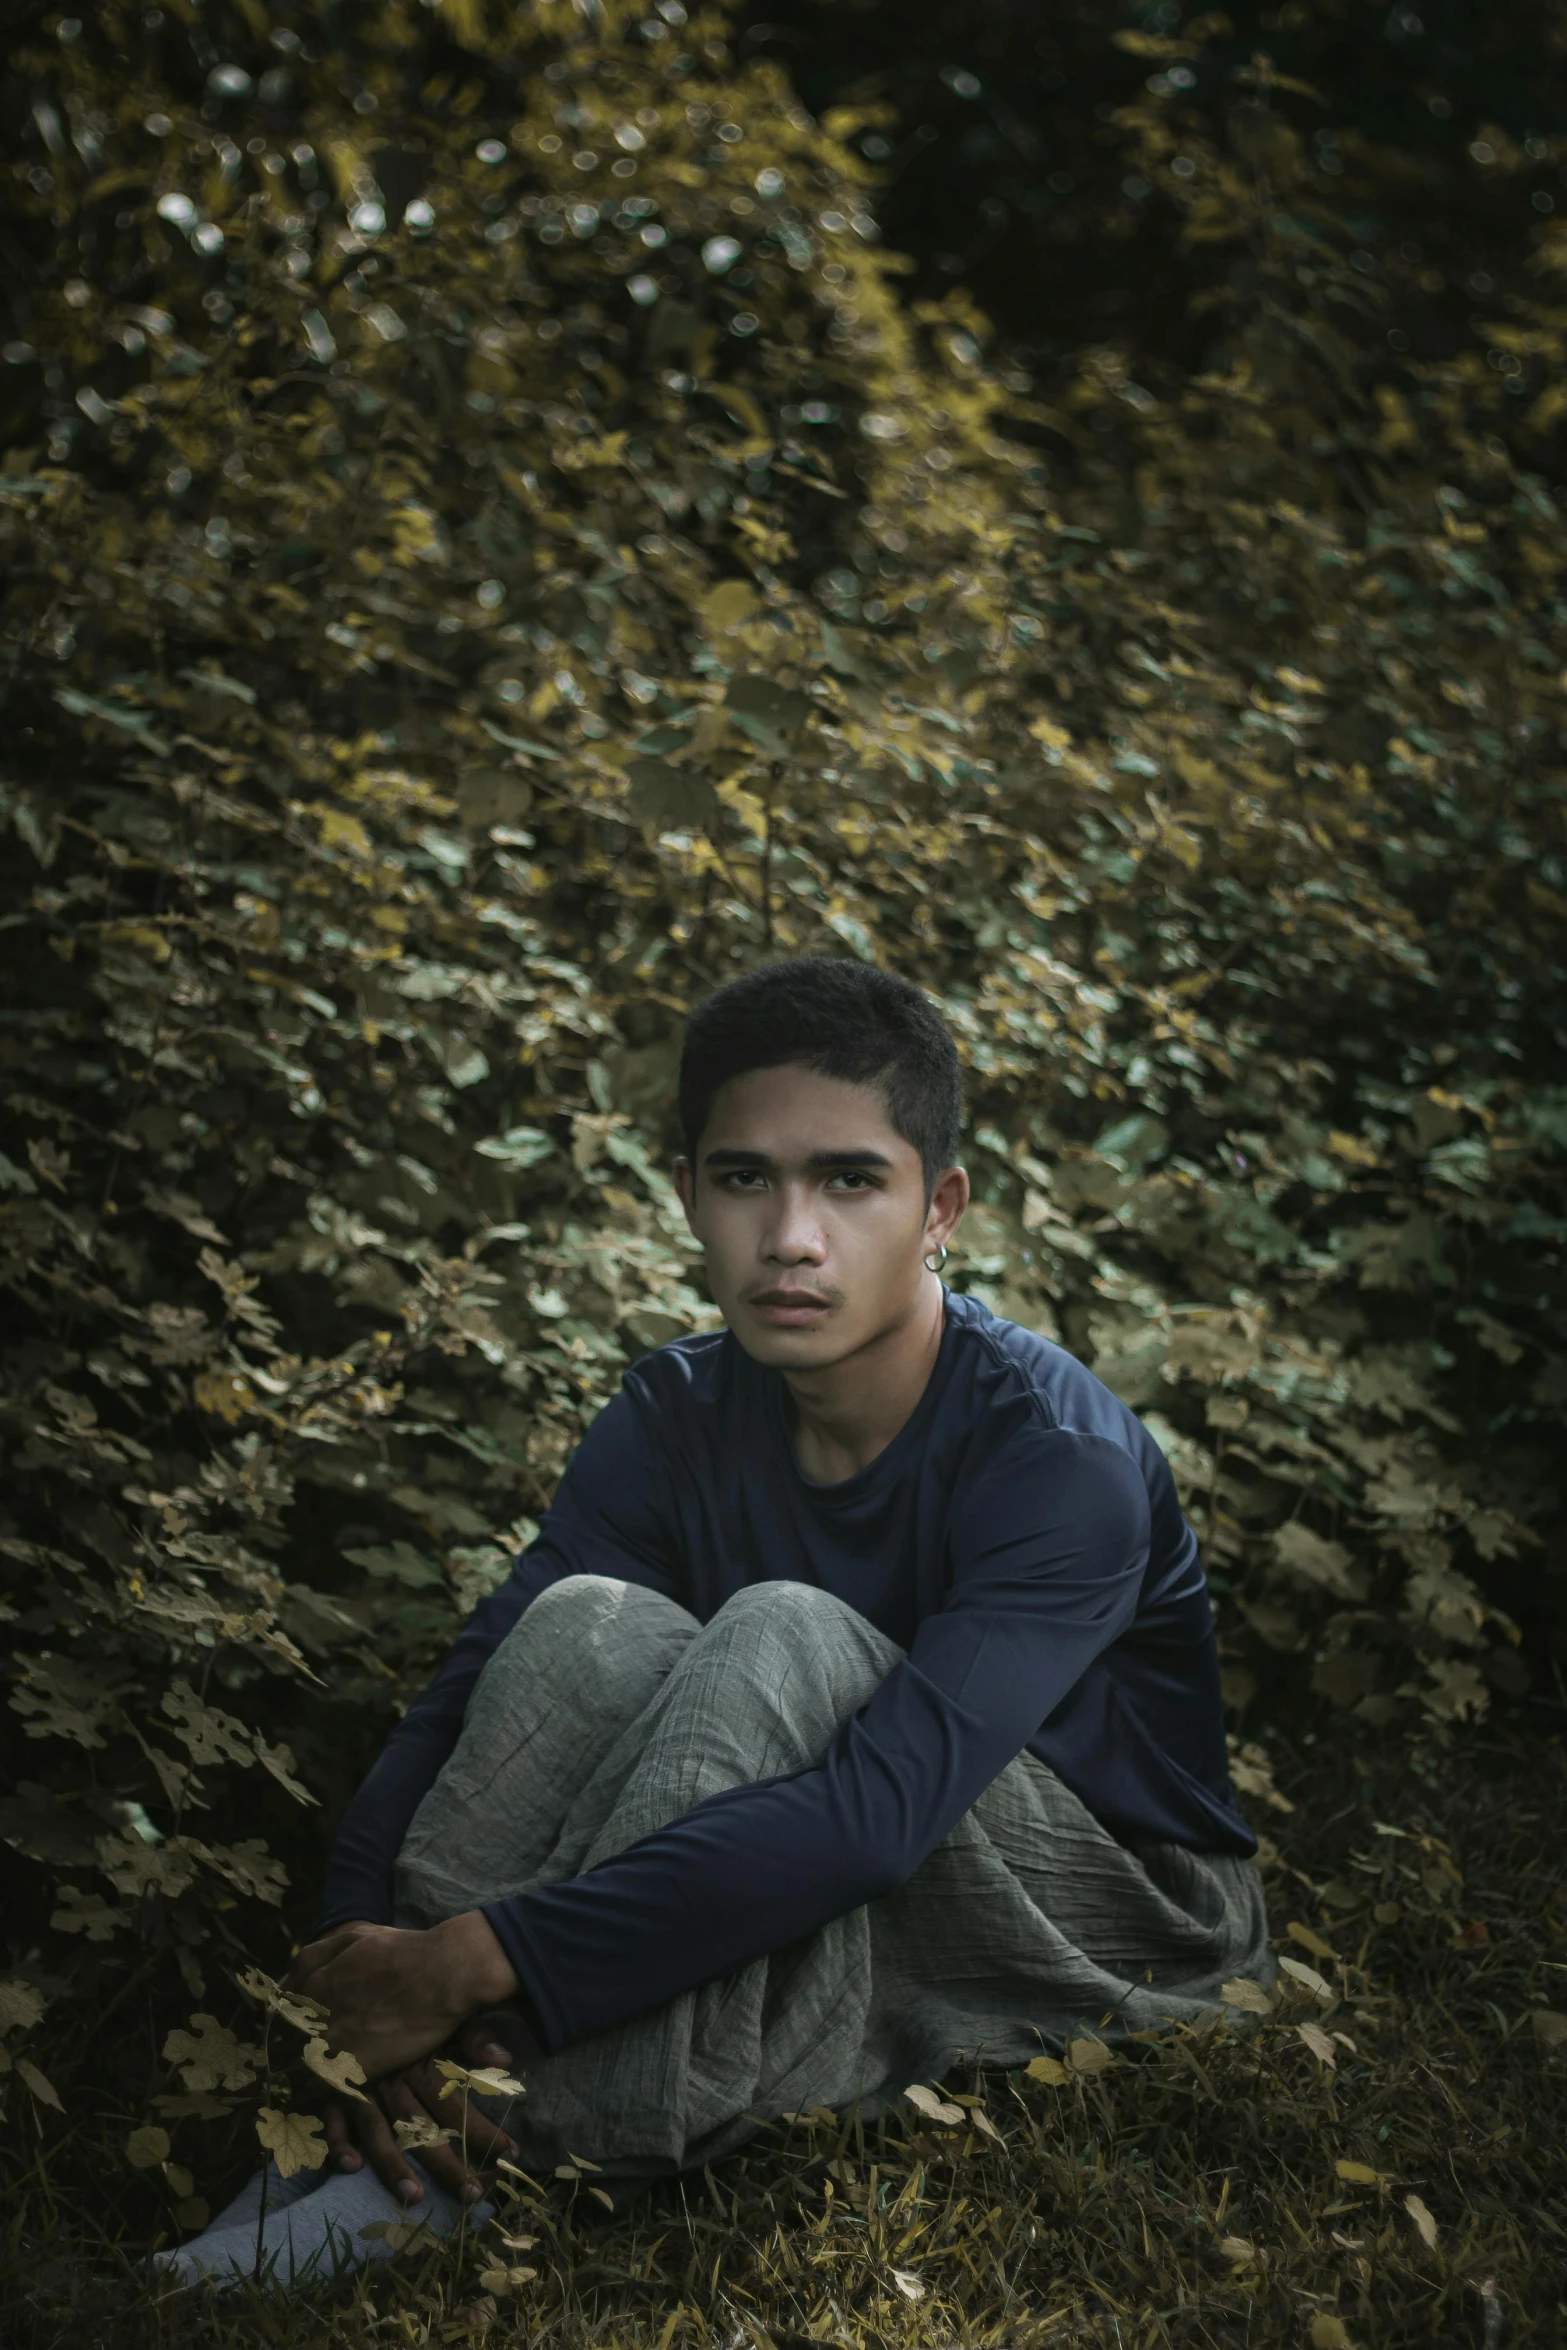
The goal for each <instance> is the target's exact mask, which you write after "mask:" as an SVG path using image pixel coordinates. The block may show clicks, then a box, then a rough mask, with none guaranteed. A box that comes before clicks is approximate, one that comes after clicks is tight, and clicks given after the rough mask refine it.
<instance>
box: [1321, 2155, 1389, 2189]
mask: <svg viewBox="0 0 1567 2350" xmlns="http://www.w3.org/2000/svg"><path fill="white" fill-rule="evenodd" d="M1333 2168H1334V2171H1335V2173H1336V2174H1337V2176H1338V2177H1339V2178H1341V2179H1342V2180H1343V2181H1344V2184H1345V2185H1346V2186H1347V2187H1385V2186H1386V2185H1387V2184H1388V2182H1389V2180H1390V2179H1391V2178H1392V2175H1393V2174H1392V2172H1391V2171H1380V2170H1373V2169H1372V2167H1371V2165H1370V2163H1369V2162H1349V2161H1339V2162H1336V2163H1335V2164H1334V2165H1333Z"/></svg>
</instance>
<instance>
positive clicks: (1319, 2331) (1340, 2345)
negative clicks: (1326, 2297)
mask: <svg viewBox="0 0 1567 2350" xmlns="http://www.w3.org/2000/svg"><path fill="white" fill-rule="evenodd" d="M1311 2350H1353V2346H1352V2344H1351V2342H1350V2338H1349V2336H1348V2334H1347V2333H1346V2332H1345V2330H1344V2320H1343V2319H1342V2318H1341V2317H1335V2316H1334V2315H1333V2313H1332V2311H1331V2310H1327V2309H1319V2310H1318V2311H1317V2313H1316V2315H1315V2316H1314V2317H1313V2319H1312V2321H1311Z"/></svg>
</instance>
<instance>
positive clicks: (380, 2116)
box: [354, 2085, 424, 2203]
mask: <svg viewBox="0 0 1567 2350" xmlns="http://www.w3.org/2000/svg"><path fill="white" fill-rule="evenodd" d="M383 2087H384V2085H383ZM354 2134H355V2136H356V2137H357V2138H358V2140H359V2144H360V2146H361V2148H362V2149H363V2151H364V2154H365V2157H366V2159H367V2161H368V2162H369V2164H370V2168H371V2169H372V2170H373V2171H374V2172H375V2175H376V2177H377V2178H378V2179H379V2180H380V2182H381V2184H382V2186H383V2187H387V2188H389V2189H390V2190H391V2192H392V2193H393V2194H394V2195H395V2196H396V2197H397V2198H398V2200H399V2202H402V2203H422V2202H423V2201H424V2188H423V2186H422V2184H421V2183H420V2179H419V2174H418V2172H417V2171H416V2170H415V2169H414V2167H413V2164H412V2163H411V2162H410V2161H409V2159H408V2157H407V2155H406V2154H405V2153H404V2152H403V2150H402V2148H401V2147H400V2146H399V2145H398V2143H397V2140H396V2138H395V2136H394V2135H393V2132H392V2125H391V2123H390V2122H389V2121H388V2119H387V2117H386V2115H385V2114H384V2113H383V2112H382V2110H381V2107H380V2105H378V2104H376V2103H375V2102H374V2101H371V2102H368V2103H366V2104H364V2105H356V2106H355V2107H354Z"/></svg>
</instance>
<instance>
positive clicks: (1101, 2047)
mask: <svg viewBox="0 0 1567 2350" xmlns="http://www.w3.org/2000/svg"><path fill="white" fill-rule="evenodd" d="M1115 2060H1116V2059H1115V2050H1114V2049H1113V2048H1107V2047H1106V2046H1105V2044H1104V2042H1103V2041H1102V2040H1087V2039H1084V2040H1068V2042H1067V2044H1066V2062H1067V2070H1068V2071H1069V2072H1074V2073H1077V2074H1080V2075H1082V2076H1083V2077H1085V2078H1087V2079H1090V2080H1091V2079H1092V2078H1093V2076H1094V2074H1095V2073H1103V2072H1108V2071H1109V2069H1110V2067H1111V2065H1113V2064H1114V2062H1115Z"/></svg>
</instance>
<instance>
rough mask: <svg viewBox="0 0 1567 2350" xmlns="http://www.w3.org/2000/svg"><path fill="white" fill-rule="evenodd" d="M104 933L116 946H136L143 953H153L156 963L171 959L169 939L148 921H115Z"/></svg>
mask: <svg viewBox="0 0 1567 2350" xmlns="http://www.w3.org/2000/svg"><path fill="white" fill-rule="evenodd" d="M104 935H105V937H106V938H110V939H112V940H113V941H114V943H115V945H116V946H122V947H136V948H137V949H139V951H140V952H141V953H142V954H144V955H151V957H152V959H153V961H154V962H155V963H166V962H167V961H168V959H169V954H170V947H169V942H168V940H167V939H166V938H165V937H164V935H163V932H162V931H161V930H154V929H153V927H152V925H151V924H150V923H148V922H113V923H111V924H110V925H109V928H108V930H107V931H106V932H105V933H104Z"/></svg>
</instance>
